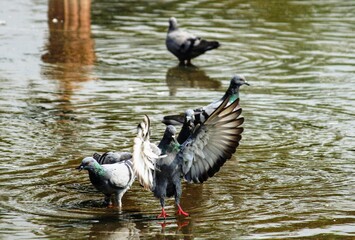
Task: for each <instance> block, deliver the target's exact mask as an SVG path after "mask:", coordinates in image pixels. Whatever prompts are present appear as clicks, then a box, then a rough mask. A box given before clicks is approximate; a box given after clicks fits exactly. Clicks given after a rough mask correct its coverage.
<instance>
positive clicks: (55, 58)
mask: <svg viewBox="0 0 355 240" xmlns="http://www.w3.org/2000/svg"><path fill="white" fill-rule="evenodd" d="M90 8H91V1H90V0H63V1H56V0H49V1H48V27H49V37H48V43H47V44H46V46H45V51H46V52H45V54H43V55H42V61H43V62H44V63H48V64H49V65H44V66H43V70H42V73H43V75H45V76H46V77H48V78H51V79H55V80H58V81H59V82H60V91H61V93H62V94H61V97H62V100H64V101H68V100H70V98H71V95H72V93H73V91H74V90H75V89H78V88H80V83H81V82H84V81H88V80H92V79H94V77H93V76H92V73H91V70H92V67H93V64H94V63H95V59H96V57H95V51H94V41H93V39H92V38H91V23H90V21H91V20H90V18H91V17H90Z"/></svg>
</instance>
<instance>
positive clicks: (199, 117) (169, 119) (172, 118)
mask: <svg viewBox="0 0 355 240" xmlns="http://www.w3.org/2000/svg"><path fill="white" fill-rule="evenodd" d="M242 85H248V86H249V83H248V82H247V81H246V79H245V78H244V76H242V75H235V76H233V78H232V79H231V80H230V84H229V87H228V89H227V91H226V92H225V93H224V95H223V97H222V98H221V99H219V100H217V101H214V102H212V103H210V104H208V105H207V106H204V107H199V108H196V109H194V110H193V113H192V112H191V111H192V110H187V112H186V113H187V114H188V116H189V118H190V119H189V121H190V122H191V120H193V121H194V124H195V125H197V124H199V123H203V122H204V121H205V120H206V118H207V117H208V116H209V115H211V113H212V112H213V111H214V110H216V108H217V107H218V106H219V105H220V104H221V103H222V102H223V101H224V100H225V99H226V98H229V102H228V104H230V103H231V102H234V101H235V100H237V99H239V88H240V87H241V86H242ZM237 107H238V106H237ZM185 120H186V119H185V118H184V114H177V115H168V116H164V117H163V120H162V122H163V123H164V124H165V125H181V124H184V121H185ZM183 128H185V129H187V126H186V124H184V125H183ZM181 135H182V133H181V132H180V135H179V137H180V136H181ZM185 135H186V134H185ZM185 140H186V139H185ZM182 142H183V141H182ZM182 142H181V141H180V140H179V143H182Z"/></svg>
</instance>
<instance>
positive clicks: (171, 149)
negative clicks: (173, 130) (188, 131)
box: [167, 141, 180, 152]
mask: <svg viewBox="0 0 355 240" xmlns="http://www.w3.org/2000/svg"><path fill="white" fill-rule="evenodd" d="M167 150H168V152H178V151H179V150H180V144H179V143H178V142H176V141H171V143H170V144H169V145H168V149H167Z"/></svg>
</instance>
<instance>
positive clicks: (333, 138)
mask: <svg viewBox="0 0 355 240" xmlns="http://www.w3.org/2000/svg"><path fill="white" fill-rule="evenodd" d="M68 2H70V4H69V5H63V4H61V1H55V0H54V1H53V0H50V1H48V2H47V1H42V0H31V1H28V2H24V1H20V0H13V1H11V2H6V3H5V2H1V3H0V53H1V55H0V93H1V94H0V124H1V128H0V153H1V155H2V163H1V165H0V186H1V188H0V238H1V239H40V238H43V239H59V238H67V239H81V238H86V239H87V238H99V239H113V238H118V239H140V238H142V239H155V238H159V239H182V238H183V239H222V238H225V239H239V238H240V239H278V238H279V239H287V238H297V239H298V238H309V239H351V238H353V237H354V236H355V217H354V214H355V207H354V206H355V197H354V196H355V189H354V186H355V175H354V173H355V171H354V163H355V157H354V151H355V144H354V139H355V130H354V127H355V120H354V116H355V112H354V107H355V97H354V93H355V84H354V83H355V35H354V32H355V15H354V13H355V4H354V3H353V2H352V1H342V2H338V1H282V4H281V1H263V0H254V1H224V2H220V1H167V2H165V1H106V0H102V1H93V2H92V3H91V5H90V2H88V1H68ZM68 2H66V4H68ZM63 9H65V11H64V10H63ZM170 16H175V17H176V18H177V19H178V20H179V23H180V25H181V26H182V27H183V28H187V29H190V31H192V32H193V33H195V34H197V35H200V36H201V37H205V38H207V39H215V40H218V41H220V42H221V44H222V46H221V47H220V48H219V49H217V50H214V51H212V52H209V53H206V54H205V55H203V56H201V57H199V58H197V59H195V60H194V61H193V63H194V64H195V67H189V68H183V67H178V66H177V60H176V59H175V58H174V57H173V56H172V55H171V54H170V53H168V52H167V50H166V48H165V45H164V39H165V36H166V30H167V20H168V18H169V17H170ZM54 18H55V19H56V20H53V19H54ZM62 19H68V20H66V21H64V22H62V21H61V20H62ZM90 21H91V24H90ZM236 73H238V74H243V75H244V76H245V77H246V78H247V80H248V81H249V82H250V83H251V86H250V87H243V88H242V90H241V105H242V107H243V116H244V117H245V123H244V128H245V131H244V133H243V139H242V141H241V144H240V146H239V148H238V150H237V153H236V154H235V155H234V156H233V157H232V159H231V160H229V161H228V162H227V163H226V164H225V165H224V166H223V167H222V168H221V170H220V172H219V173H218V174H216V176H215V177H213V178H211V179H209V180H208V181H207V182H206V183H204V184H203V185H193V184H184V185H183V198H182V206H183V207H184V209H185V210H186V211H187V212H189V213H190V214H191V217H189V218H178V219H176V218H175V217H172V218H170V219H168V220H167V221H166V222H165V223H163V222H162V221H157V220H155V218H154V217H155V216H156V214H158V213H159V211H160V207H159V201H158V200H157V199H155V198H154V197H153V196H152V194H151V193H149V192H144V191H143V190H142V189H141V187H140V186H139V184H138V183H135V184H134V186H133V187H132V189H131V190H130V191H129V192H127V193H126V195H125V196H124V199H123V212H122V213H120V212H118V210H115V209H107V208H105V207H103V206H102V205H101V203H102V200H103V197H102V195H101V194H100V193H98V192H96V191H95V189H94V188H93V187H92V186H91V185H90V182H89V179H88V176H87V174H86V173H83V172H80V173H79V172H77V171H76V170H75V169H74V168H75V167H76V166H77V165H79V163H80V161H81V160H82V158H83V157H85V156H89V155H91V154H92V153H93V152H95V151H97V152H105V151H108V150H116V151H130V150H131V147H132V140H133V137H134V135H135V133H136V125H137V123H138V122H139V121H140V120H141V119H142V116H143V115H144V114H148V115H149V116H150V117H151V119H152V122H153V139H154V140H155V141H158V140H159V137H160V136H161V134H162V132H163V130H164V126H163V124H161V123H160V120H161V119H162V117H163V116H164V115H167V114H172V113H175V112H181V111H184V110H185V109H187V108H191V107H199V106H203V105H206V104H207V103H210V102H211V101H213V100H215V99H218V98H220V97H221V96H222V94H223V93H224V91H225V89H226V88H227V87H228V84H229V80H230V78H231V77H232V76H233V75H234V74H236ZM167 203H168V207H167V210H168V212H169V213H173V211H174V208H173V201H172V200H169V201H168V202H167Z"/></svg>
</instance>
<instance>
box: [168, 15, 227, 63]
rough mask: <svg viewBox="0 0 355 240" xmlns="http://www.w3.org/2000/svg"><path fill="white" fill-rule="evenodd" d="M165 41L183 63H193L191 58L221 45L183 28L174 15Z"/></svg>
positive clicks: (170, 20)
mask: <svg viewBox="0 0 355 240" xmlns="http://www.w3.org/2000/svg"><path fill="white" fill-rule="evenodd" d="M165 43H166V47H167V49H168V50H169V51H170V52H171V53H172V54H174V55H175V56H176V57H177V58H178V59H179V61H180V64H181V65H186V64H191V59H193V58H195V57H198V56H200V55H201V54H203V53H205V52H206V51H209V50H212V49H215V48H218V47H219V46H220V44H219V42H217V41H207V40H204V39H201V38H199V37H196V36H194V35H193V34H191V33H189V32H186V31H184V30H181V29H180V28H179V27H178V23H177V20H176V18H174V17H171V18H170V19H169V29H168V34H167V36H166V41H165Z"/></svg>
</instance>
